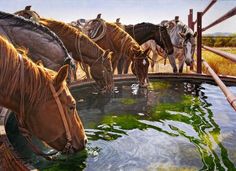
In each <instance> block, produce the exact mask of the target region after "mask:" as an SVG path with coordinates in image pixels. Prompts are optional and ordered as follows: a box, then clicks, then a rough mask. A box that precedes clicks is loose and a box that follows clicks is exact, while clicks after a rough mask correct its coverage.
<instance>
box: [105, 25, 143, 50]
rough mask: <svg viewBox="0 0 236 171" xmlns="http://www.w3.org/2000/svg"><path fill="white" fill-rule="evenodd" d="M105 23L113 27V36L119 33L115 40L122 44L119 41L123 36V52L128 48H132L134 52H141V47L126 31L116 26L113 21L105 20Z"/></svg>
mask: <svg viewBox="0 0 236 171" xmlns="http://www.w3.org/2000/svg"><path fill="white" fill-rule="evenodd" d="M104 22H105V21H104ZM106 25H107V26H110V27H111V28H113V32H114V34H115V36H113V37H117V36H116V35H118V34H119V36H118V37H119V38H118V39H117V40H116V41H118V42H120V43H121V44H122V42H121V41H123V38H124V39H125V45H124V47H125V49H124V51H123V52H127V51H128V50H129V49H132V51H135V52H136V54H137V53H141V51H142V49H141V47H140V46H139V44H138V43H137V42H136V41H135V40H134V39H133V38H132V37H131V36H130V35H129V34H128V33H127V32H126V31H124V30H123V29H122V28H120V27H119V26H117V25H116V24H115V23H110V22H106Z"/></svg>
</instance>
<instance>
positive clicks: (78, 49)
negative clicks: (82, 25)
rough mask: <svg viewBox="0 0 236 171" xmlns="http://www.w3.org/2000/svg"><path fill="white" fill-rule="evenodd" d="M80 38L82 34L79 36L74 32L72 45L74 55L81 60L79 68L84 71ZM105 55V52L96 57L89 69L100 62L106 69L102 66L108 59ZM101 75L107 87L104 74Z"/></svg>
mask: <svg viewBox="0 0 236 171" xmlns="http://www.w3.org/2000/svg"><path fill="white" fill-rule="evenodd" d="M81 38H82V34H80V33H79V32H76V38H75V43H74V44H75V50H76V53H77V54H78V56H79V58H80V60H81V63H82V65H81V68H82V69H83V70H84V71H85V68H84V66H85V63H84V59H83V55H82V52H81ZM97 54H98V52H97ZM105 55H106V52H104V53H102V55H101V56H100V57H98V58H97V59H96V60H95V61H94V62H93V63H92V64H91V65H90V69H92V68H93V67H94V66H95V64H96V63H98V61H100V60H101V63H102V66H103V67H104V68H106V67H105V66H104V62H105V60H107V59H108V58H107V57H106V56H105ZM102 74H103V75H102V77H103V78H104V80H105V84H106V85H107V84H108V83H107V80H106V79H105V73H104V72H102ZM104 88H106V87H104Z"/></svg>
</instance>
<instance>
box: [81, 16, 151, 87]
mask: <svg viewBox="0 0 236 171" xmlns="http://www.w3.org/2000/svg"><path fill="white" fill-rule="evenodd" d="M84 29H85V30H86V34H88V35H89V37H90V38H91V39H92V40H94V41H95V42H96V43H97V44H98V45H99V46H101V47H102V48H103V49H110V50H112V51H113V52H114V55H113V56H112V66H113V70H115V69H116V67H117V65H118V62H119V59H120V58H121V56H122V55H123V56H128V57H129V58H130V59H131V60H132V66H131V69H132V72H133V74H135V75H136V76H137V78H138V80H139V85H140V86H146V85H147V74H148V66H149V61H148V58H147V51H145V52H144V51H143V50H142V49H141V47H140V46H139V44H138V43H137V42H136V41H135V40H134V39H133V38H132V37H131V36H130V35H129V34H127V33H126V32H125V31H123V30H122V29H121V28H119V27H118V26H117V25H116V24H112V23H108V22H105V21H104V20H102V19H94V20H91V21H89V22H88V23H86V25H85V27H84Z"/></svg>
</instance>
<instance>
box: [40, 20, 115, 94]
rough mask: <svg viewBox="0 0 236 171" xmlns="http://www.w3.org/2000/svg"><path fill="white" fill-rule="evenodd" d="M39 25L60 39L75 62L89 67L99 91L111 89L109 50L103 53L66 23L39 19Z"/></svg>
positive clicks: (111, 77)
mask: <svg viewBox="0 0 236 171" xmlns="http://www.w3.org/2000/svg"><path fill="white" fill-rule="evenodd" d="M40 23H41V24H43V25H45V26H47V27H48V28H49V29H50V30H52V31H53V32H55V33H56V34H57V35H58V37H60V39H61V40H62V41H63V43H64V44H65V46H66V48H67V49H68V51H69V52H72V57H73V58H74V59H75V60H77V61H80V62H81V63H85V64H87V65H89V66H90V73H91V76H92V77H93V79H94V80H95V81H96V82H97V84H98V86H99V88H100V89H101V91H103V92H110V91H111V90H112V89H113V71H112V66H111V56H112V55H111V54H112V53H111V52H109V50H107V51H104V50H103V49H102V48H100V47H99V46H98V45H97V44H96V43H94V42H93V41H92V40H91V39H90V38H88V36H86V35H85V34H83V33H82V32H81V31H79V30H77V29H76V28H74V27H72V26H70V25H68V24H66V23H63V22H60V21H55V20H52V19H43V18H40Z"/></svg>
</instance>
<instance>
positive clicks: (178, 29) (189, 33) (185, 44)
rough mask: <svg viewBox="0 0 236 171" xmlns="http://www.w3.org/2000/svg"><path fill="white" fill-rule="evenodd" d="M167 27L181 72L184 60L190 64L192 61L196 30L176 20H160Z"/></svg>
mask: <svg viewBox="0 0 236 171" xmlns="http://www.w3.org/2000/svg"><path fill="white" fill-rule="evenodd" d="M161 25H164V26H166V27H167V30H168V33H169V35H170V38H171V42H172V44H173V46H174V55H175V57H176V58H178V60H179V72H180V73H182V72H183V66H184V62H185V63H186V64H187V65H188V66H190V65H191V64H192V63H193V60H194V59H193V55H194V51H195V37H196V35H197V34H196V32H195V33H194V32H193V30H192V29H191V28H190V27H188V26H187V25H186V24H184V23H183V22H181V21H178V20H171V21H162V22H161Z"/></svg>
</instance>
